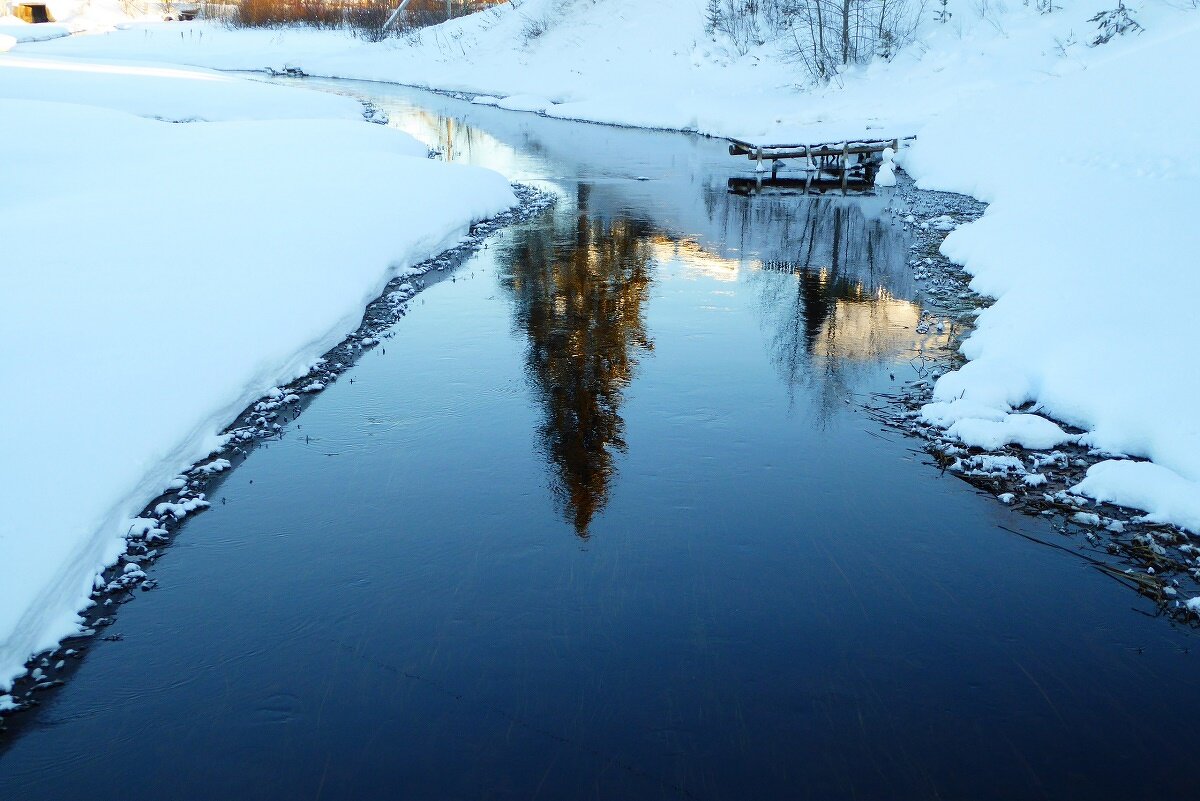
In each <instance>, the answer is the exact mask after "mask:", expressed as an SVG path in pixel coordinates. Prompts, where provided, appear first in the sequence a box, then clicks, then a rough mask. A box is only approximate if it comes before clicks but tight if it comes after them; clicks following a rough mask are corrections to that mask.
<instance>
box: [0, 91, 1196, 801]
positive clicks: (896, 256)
mask: <svg viewBox="0 0 1200 801" xmlns="http://www.w3.org/2000/svg"><path fill="white" fill-rule="evenodd" d="M353 88H356V89H361V90H362V91H369V92H370V93H371V94H372V95H373V96H374V99H375V101H376V102H377V103H378V104H379V105H381V106H383V107H385V108H387V109H388V110H389V111H391V113H392V115H393V121H394V124H397V125H399V126H401V127H404V128H406V129H408V130H411V131H412V132H414V133H416V134H417V135H419V136H421V137H422V138H424V139H425V140H426V141H429V142H430V143H433V144H439V145H440V146H441V147H442V148H443V149H444V150H447V151H448V154H449V155H450V156H451V157H453V158H459V159H464V160H469V161H473V162H475V163H482V164H487V165H490V166H494V167H496V168H497V169H500V170H501V171H503V172H505V173H506V174H508V175H510V176H511V177H513V178H516V179H521V180H528V181H534V182H537V183H538V184H539V185H540V186H542V187H543V188H546V189H548V190H550V191H553V192H555V193H556V194H557V195H558V197H559V202H558V204H557V206H556V208H555V209H554V211H553V212H551V213H549V214H547V215H546V216H544V217H542V218H540V219H538V220H536V221H534V222H532V223H528V224H524V225H522V226H519V227H517V228H514V229H510V230H508V231H505V232H502V233H500V234H498V235H496V236H494V237H493V238H492V239H491V240H490V241H489V242H488V247H487V249H485V250H483V251H480V253H479V254H478V255H477V256H476V257H474V258H473V259H472V260H471V261H470V262H469V263H467V264H466V265H465V267H463V268H462V269H460V270H459V271H458V272H457V273H456V274H455V275H454V277H453V279H454V280H445V281H442V282H441V283H437V284H436V285H434V286H432V287H431V288H429V289H428V290H426V291H425V292H423V293H422V294H421V295H419V296H418V298H417V299H416V300H415V301H414V305H413V308H412V312H411V313H410V314H409V315H408V316H407V317H406V318H404V319H403V320H402V321H401V322H400V323H399V324H397V325H396V327H395V329H394V331H395V337H394V338H393V339H390V340H387V341H386V343H385V344H386V352H385V351H384V350H383V349H375V350H373V351H371V352H370V353H368V354H367V355H366V356H365V357H364V358H363V360H362V362H361V363H360V364H359V365H358V366H357V367H355V368H354V369H353V370H352V371H351V373H349V374H348V375H347V376H345V377H343V379H342V380H340V381H338V382H337V383H336V384H334V385H333V386H332V387H331V388H330V389H329V390H328V391H327V392H325V393H324V394H322V395H321V396H319V397H318V398H317V400H316V401H315V402H314V403H313V405H312V406H311V407H310V408H309V409H308V410H307V411H306V412H305V413H304V414H303V415H302V416H301V417H300V419H299V420H298V421H296V422H295V423H293V424H292V428H290V429H289V430H288V432H287V433H286V435H285V437H284V438H283V439H282V440H281V441H278V442H275V443H272V444H271V446H270V447H269V448H267V449H261V450H259V451H257V452H256V453H254V454H253V456H252V457H251V458H250V459H249V460H248V461H247V462H246V463H245V464H244V465H243V466H241V467H240V468H239V469H238V470H237V471H235V472H234V473H233V474H232V476H231V477H230V478H229V479H228V480H227V482H226V483H225V484H224V485H223V486H222V487H221V488H220V490H219V492H218V496H223V498H224V501H225V503H224V505H220V504H218V505H217V506H216V507H215V508H214V509H213V510H212V511H210V512H207V513H205V514H203V515H200V516H198V517H197V518H196V519H194V520H193V521H192V522H190V523H189V524H188V525H187V526H186V527H185V528H184V529H183V531H182V532H181V534H180V536H179V537H178V540H177V544H175V545H173V546H172V547H171V549H170V551H169V552H168V554H167V555H166V556H165V557H164V558H163V559H162V560H161V561H160V562H158V563H157V564H156V565H155V567H154V568H153V571H152V577H153V578H155V579H157V580H158V581H159V582H160V588H159V589H157V590H155V591H154V592H151V593H148V594H146V595H142V596H139V598H138V599H137V600H136V601H135V602H134V603H131V604H128V605H126V606H124V607H123V608H122V609H121V611H120V613H119V615H118V618H117V623H116V625H115V626H114V627H113V628H112V631H115V632H119V633H120V634H122V635H123V640H122V641H120V642H102V643H95V644H94V645H93V646H92V647H91V649H90V652H89V654H88V656H87V658H86V659H85V660H84V662H83V665H82V667H81V669H80V670H79V671H78V673H77V674H76V675H75V676H74V678H73V679H72V680H71V681H70V682H69V683H68V685H67V686H66V687H65V688H63V689H62V690H60V691H56V692H54V693H51V694H47V695H45V696H44V699H45V702H44V704H43V706H42V707H41V708H40V709H39V710H37V711H35V712H34V713H33V714H31V715H29V716H27V719H26V720H25V721H24V722H23V723H22V725H21V726H20V728H19V731H18V733H17V735H16V736H15V737H11V738H10V740H9V742H8V743H7V746H6V747H5V748H4V750H3V751H0V798H3V799H25V798H31V799H32V798H43V797H53V798H88V799H127V798H171V799H197V800H199V799H214V798H253V799H301V798H312V799H316V798H321V799H360V798H388V799H393V798H397V799H508V798H517V799H530V798H543V799H568V798H569V799H574V798H599V799H660V798H662V799H677V798H696V799H748V798H755V799H757V798H812V799H971V800H972V801H974V800H977V799H1033V798H1050V799H1075V798H1079V799H1123V800H1127V799H1142V798H1167V797H1173V798H1185V797H1190V795H1189V794H1190V792H1191V791H1192V785H1193V783H1194V777H1193V776H1191V771H1190V766H1191V757H1192V755H1193V752H1194V746H1193V742H1194V724H1193V719H1194V716H1195V713H1196V711H1197V709H1200V706H1198V705H1197V702H1198V701H1200V682H1197V681H1196V680H1195V676H1196V671H1197V664H1196V661H1195V660H1196V657H1195V655H1193V654H1192V653H1190V651H1189V649H1190V648H1191V647H1192V646H1193V644H1194V642H1195V637H1194V635H1193V633H1192V632H1191V631H1190V630H1186V629H1180V628H1176V627H1173V626H1172V625H1171V624H1170V623H1169V622H1168V621H1166V620H1163V619H1161V618H1155V617H1153V616H1152V613H1153V607H1152V606H1151V605H1150V604H1149V603H1148V602H1145V601H1142V600H1140V599H1139V598H1138V596H1136V595H1134V594H1133V593H1132V592H1130V591H1129V590H1128V589H1126V588H1125V587H1122V586H1120V585H1119V584H1117V583H1115V582H1113V581H1112V580H1111V579H1110V578H1108V577H1106V576H1104V575H1103V574H1101V573H1099V572H1097V571H1095V570H1094V569H1092V568H1090V567H1089V566H1088V565H1087V564H1086V563H1085V562H1083V561H1081V560H1079V559H1078V558H1076V557H1075V556H1073V555H1072V553H1071V550H1072V549H1074V548H1076V547H1078V545H1079V544H1078V543H1075V542H1073V541H1071V540H1069V539H1064V538H1062V537H1061V536H1060V535H1058V534H1056V533H1055V532H1054V531H1052V530H1050V528H1049V525H1048V524H1043V523H1041V522H1040V521H1038V520H1036V519H1030V518H1023V517H1021V516H1019V515H1016V514H1014V513H1012V512H1011V511H1010V510H1008V509H1007V508H1006V507H1003V506H1001V505H1000V504H999V503H997V502H996V501H995V500H993V499H992V498H990V497H987V496H984V495H980V494H977V493H976V492H975V491H974V490H972V489H971V488H969V487H968V486H966V485H965V484H963V483H961V482H959V481H957V480H955V479H953V478H951V477H949V476H945V475H942V474H940V473H939V472H938V470H937V469H936V467H935V466H933V465H931V464H930V463H929V462H928V460H927V459H925V458H924V457H923V456H922V455H921V453H920V451H919V447H918V445H917V444H916V443H914V442H911V441H906V440H903V439H901V438H898V437H897V436H896V435H894V434H892V433H889V432H887V431H885V430H882V429H881V428H880V427H879V426H878V425H877V424H875V423H874V422H873V421H871V420H870V418H869V417H867V416H866V415H865V414H864V413H863V412H862V411H861V409H860V404H861V403H862V402H864V401H865V400H866V399H867V398H868V397H869V393H870V392H871V391H873V390H876V389H882V388H888V387H890V386H891V385H892V381H891V379H890V378H889V375H888V374H889V372H894V373H896V375H897V377H898V379H900V380H903V379H905V378H906V377H909V376H910V375H911V373H912V369H911V368H910V367H909V366H908V359H909V358H910V357H911V356H912V354H913V353H914V349H915V348H917V347H921V346H922V342H919V341H918V340H919V339H922V338H919V337H917V335H916V334H915V333H914V330H913V328H914V325H915V322H916V319H917V316H918V314H919V307H918V306H917V305H916V304H915V303H914V301H915V300H916V295H915V288H914V287H913V285H912V280H911V276H910V274H909V273H908V271H907V268H906V267H905V261H906V258H907V252H908V251H907V248H908V244H909V243H908V241H907V240H906V239H905V237H904V235H903V233H902V232H901V231H900V229H898V228H896V227H893V226H892V225H891V224H890V222H889V218H888V217H887V216H886V215H885V214H883V213H882V210H883V209H884V207H885V206H886V205H887V204H888V203H890V202H891V200H890V199H889V198H887V197H876V198H861V199H854V198H850V199H843V198H800V197H782V198H772V197H754V198H745V197H736V196H731V195H729V194H728V193H727V192H726V191H725V188H724V183H725V179H726V178H727V177H728V174H729V171H730V169H731V168H732V167H733V166H736V165H731V164H730V163H729V162H730V160H729V158H728V157H727V156H725V155H724V153H723V149H722V147H721V146H720V144H719V143H713V142H706V141H703V140H698V139H693V138H687V137H682V136H678V135H670V134H654V133H647V132H637V131H623V130H616V129H609V128H601V127H595V126H583V125H575V124H571V123H563V122H556V121H550V120H544V119H539V118H537V117H532V116H528V115H515V114H509V113H504V112H500V111H497V110H494V109H486V108H476V107H471V106H468V105H466V104H462V103H458V102H456V101H451V100H447V99H443V98H438V97H434V96H429V95H422V94H419V93H416V92H412V91H408V90H399V89H396V90H393V89H388V88H385V87H366V88H364V87H353ZM639 177H644V178H649V179H650V180H645V181H639V180H636V179H637V178H639ZM776 261H785V262H787V263H788V266H789V269H788V270H784V271H774V270H769V269H763V262H776ZM791 268H795V271H793V270H792V269H791ZM925 344H926V345H927V344H928V343H925ZM905 371H907V372H905ZM350 378H353V379H354V382H353V383H351V381H350ZM1000 525H1003V526H1005V527H1007V528H1010V529H1015V530H1019V531H1022V532H1025V533H1028V534H1030V535H1032V536H1035V537H1037V538H1041V539H1045V540H1048V541H1052V542H1055V543H1056V544H1060V545H1064V546H1065V547H1066V550H1056V549H1053V548H1047V547H1041V546H1039V545H1037V544H1035V543H1032V542H1030V541H1028V540H1026V539H1023V538H1021V537H1017V536H1014V535H1013V534H1012V533H1010V532H1008V531H1006V530H1004V529H1001V528H999V526H1000Z"/></svg>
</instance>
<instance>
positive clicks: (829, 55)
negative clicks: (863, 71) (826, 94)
mask: <svg viewBox="0 0 1200 801" xmlns="http://www.w3.org/2000/svg"><path fill="white" fill-rule="evenodd" d="M924 8H925V5H924V2H923V0H786V1H785V3H784V9H785V11H786V17H785V19H786V22H787V26H788V31H789V34H790V38H791V46H790V47H789V48H788V50H789V53H790V55H792V56H793V57H794V58H796V59H797V60H799V61H800V62H802V63H803V64H804V65H805V66H806V67H807V68H808V71H809V73H810V74H811V75H812V77H813V78H814V79H816V80H826V79H828V78H831V77H833V76H834V75H836V74H837V73H838V71H839V70H841V69H842V68H844V67H847V66H849V65H851V64H863V63H865V62H867V61H870V60H871V59H872V58H875V57H876V56H878V57H881V58H891V57H892V55H894V54H895V52H896V50H898V49H899V48H900V47H902V46H904V45H905V44H907V43H908V41H909V40H910V39H911V38H912V34H913V31H914V30H915V29H916V26H917V23H918V22H919V21H920V18H921V14H922V13H923V11H924Z"/></svg>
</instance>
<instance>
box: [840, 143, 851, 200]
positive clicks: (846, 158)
mask: <svg viewBox="0 0 1200 801" xmlns="http://www.w3.org/2000/svg"><path fill="white" fill-rule="evenodd" d="M849 179H850V143H849V142H845V143H843V144H842V194H843V195H844V194H846V184H847V182H848V181H849Z"/></svg>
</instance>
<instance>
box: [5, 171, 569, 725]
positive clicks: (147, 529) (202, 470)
mask: <svg viewBox="0 0 1200 801" xmlns="http://www.w3.org/2000/svg"><path fill="white" fill-rule="evenodd" d="M512 189H513V193H514V195H515V196H516V198H517V201H518V202H517V205H515V206H513V207H512V208H511V209H509V210H508V211H505V212H502V213H500V214H497V215H495V216H492V217H489V218H488V219H486V220H483V221H481V222H478V223H476V224H474V225H472V226H471V228H470V231H469V232H468V233H467V235H466V236H465V237H463V238H461V239H460V240H459V241H458V243H457V244H455V245H454V246H453V247H450V248H448V249H446V250H444V251H442V252H440V253H438V254H437V255H434V256H431V257H429V258H428V259H425V260H424V261H422V262H420V263H418V264H415V265H413V266H412V267H408V268H405V269H403V270H401V271H399V272H398V273H397V274H396V275H395V276H394V277H392V278H391V279H390V280H389V282H388V283H387V285H386V286H385V287H384V288H383V291H382V292H381V293H380V294H379V296H378V297H376V298H375V299H374V300H373V301H371V302H370V303H369V304H368V305H367V307H366V308H365V310H364V311H363V313H362V321H361V323H360V324H359V325H358V327H357V328H356V329H355V330H354V331H353V332H352V333H350V334H349V335H348V336H346V338H345V339H343V340H342V341H341V342H339V343H337V344H336V345H334V346H333V347H331V348H329V349H328V350H327V351H325V352H324V353H323V354H322V355H321V356H320V357H319V358H317V359H316V360H315V361H313V363H312V369H311V370H310V371H309V372H307V373H305V374H304V375H302V376H300V377H298V378H295V379H294V380H292V381H290V382H288V383H285V384H282V385H280V386H277V387H272V388H271V389H270V390H269V391H268V392H267V393H266V394H264V395H262V396H259V397H256V398H255V399H254V400H253V401H251V402H250V403H249V404H248V405H246V407H245V408H244V409H243V410H242V411H241V413H240V414H238V415H237V416H236V418H235V419H234V420H233V422H231V423H230V424H229V425H228V426H227V427H226V428H225V429H224V430H223V431H222V433H221V436H222V438H223V440H224V444H223V445H222V446H221V447H219V448H217V449H216V450H214V451H212V452H211V453H208V454H207V455H205V456H204V457H203V458H200V459H198V460H196V461H195V462H194V463H192V464H191V465H190V466H189V467H188V468H187V469H184V470H182V471H180V473H179V475H178V476H177V477H176V478H175V479H174V480H173V481H172V482H171V484H170V485H169V486H170V488H169V489H168V490H167V491H165V492H163V493H161V494H159V495H157V496H156V497H154V498H152V499H151V500H150V501H149V502H148V503H147V504H146V505H145V507H144V508H143V509H142V512H141V513H140V514H139V515H138V517H136V518H134V519H133V520H132V521H131V524H130V527H129V531H128V533H127V536H126V548H125V550H124V552H123V553H121V554H120V556H119V557H118V558H117V560H116V561H115V562H114V564H112V565H111V566H109V567H108V568H106V569H105V570H104V571H103V572H102V573H101V574H100V575H99V577H98V578H99V580H98V581H97V583H96V588H95V589H94V590H93V592H92V594H91V604H90V605H89V607H88V608H87V609H86V610H84V612H83V613H82V616H81V624H80V625H81V628H80V631H79V632H78V633H76V634H73V635H71V636H68V637H65V638H63V639H62V641H61V642H59V644H58V645H57V646H56V647H54V648H51V649H47V650H45V651H42V652H41V653H38V654H36V655H34V656H33V657H32V658H30V659H29V660H28V661H27V662H26V663H25V667H24V672H23V673H21V674H20V675H19V676H17V677H16V678H15V679H14V680H13V683H12V687H11V689H10V690H9V691H8V692H7V693H2V694H0V733H8V734H14V733H15V730H14V727H13V725H11V724H12V723H13V722H14V719H13V717H12V716H13V715H14V714H16V713H17V712H20V711H22V710H25V709H28V708H30V707H33V706H36V705H37V703H38V696H39V694H40V693H42V692H43V691H46V690H50V689H53V688H55V687H59V686H62V685H63V684H64V683H65V682H66V681H67V680H69V679H70V676H71V675H72V673H73V672H74V671H75V670H76V669H77V667H78V665H79V664H80V660H81V659H82V657H83V656H84V654H85V653H86V650H87V647H88V643H89V642H90V641H92V640H94V639H103V640H119V639H121V635H120V634H104V633H103V632H105V631H109V630H111V629H110V627H111V626H112V625H113V624H114V623H115V622H116V615H117V613H118V611H119V608H120V606H121V605H122V604H125V603H127V602H129V601H131V600H133V598H134V597H135V594H136V592H137V591H139V590H140V591H142V592H147V591H150V590H153V589H154V588H155V587H157V581H156V580H155V579H153V578H152V577H151V576H149V575H148V574H147V573H146V570H147V569H148V568H149V567H150V566H151V565H153V564H154V563H155V562H156V561H158V559H160V558H161V557H162V556H163V555H164V554H165V553H166V552H167V551H168V550H169V548H170V546H171V544H172V543H174V542H175V539H176V537H177V536H178V535H179V534H180V531H181V529H182V528H183V526H184V525H185V524H186V521H187V520H188V519H190V517H191V516H192V515H194V514H197V513H200V512H202V511H204V510H205V509H208V508H210V505H211V501H210V500H209V498H210V496H211V495H212V493H213V491H214V490H216V489H217V488H219V486H220V484H221V482H223V481H224V480H225V479H226V478H228V477H229V475H230V473H231V471H232V470H234V469H236V468H237V466H238V465H240V464H241V463H242V462H244V461H245V460H246V459H248V458H249V457H250V455H251V453H253V451H254V450H255V448H257V447H258V446H259V445H260V444H262V443H264V442H270V441H271V440H274V439H277V438H279V437H281V436H283V435H284V429H285V428H286V426H287V424H290V423H291V422H292V421H294V420H296V419H297V418H299V417H300V415H301V414H302V412H303V411H304V409H305V408H307V407H308V405H309V404H310V403H311V402H312V401H313V400H315V399H316V397H317V396H318V395H319V394H320V393H321V392H323V391H324V390H325V389H327V388H328V387H329V385H330V384H332V383H333V382H335V381H337V380H338V378H339V377H340V376H341V375H343V374H344V373H346V372H347V371H349V370H350V369H351V368H353V367H354V365H355V364H356V363H357V362H358V360H359V358H361V356H362V355H363V354H364V353H366V352H367V351H368V350H371V349H373V348H376V347H383V348H384V349H386V347H387V345H386V343H387V341H388V340H390V339H391V338H392V337H394V336H395V334H394V333H393V332H391V331H390V330H389V329H390V328H391V327H392V326H393V325H394V324H395V323H396V322H397V321H398V320H400V319H401V318H402V317H404V316H405V314H407V312H408V309H409V305H410V301H412V299H413V298H415V297H416V296H417V295H418V294H419V293H420V292H421V291H422V290H424V289H426V288H427V287H429V286H431V285H433V284H435V283H437V282H438V281H441V280H443V279H444V278H446V277H449V276H451V275H452V274H453V272H454V270H456V269H457V268H458V267H459V266H460V265H461V264H462V263H463V262H465V261H466V260H467V259H469V258H470V257H471V255H472V254H474V253H475V252H476V251H477V250H478V249H479V248H480V247H481V246H482V245H483V244H484V242H485V241H486V240H487V239H488V238H489V237H490V236H491V235H493V234H494V233H496V232H498V231H500V230H502V229H504V228H507V227H509V226H513V225H517V224H519V223H522V222H525V221H528V220H531V219H534V218H535V217H537V216H538V215H540V214H542V213H544V212H545V211H546V210H547V209H549V208H550V207H551V206H552V205H553V204H554V203H555V201H556V197H555V196H554V195H552V194H549V193H546V192H543V191H542V190H539V189H536V188H533V187H529V186H525V185H520V184H513V186H512ZM6 717H8V718H9V720H8V721H7V722H8V724H9V725H8V726H7V728H6ZM16 720H18V721H19V718H18V719H16Z"/></svg>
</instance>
